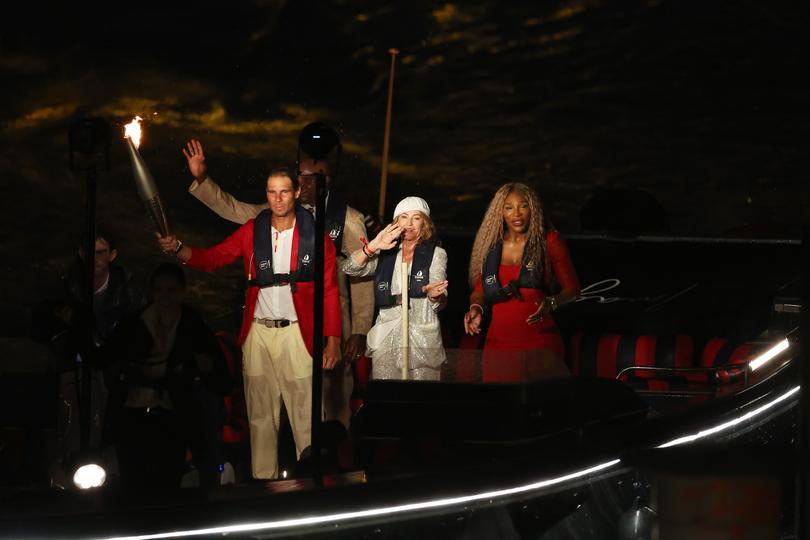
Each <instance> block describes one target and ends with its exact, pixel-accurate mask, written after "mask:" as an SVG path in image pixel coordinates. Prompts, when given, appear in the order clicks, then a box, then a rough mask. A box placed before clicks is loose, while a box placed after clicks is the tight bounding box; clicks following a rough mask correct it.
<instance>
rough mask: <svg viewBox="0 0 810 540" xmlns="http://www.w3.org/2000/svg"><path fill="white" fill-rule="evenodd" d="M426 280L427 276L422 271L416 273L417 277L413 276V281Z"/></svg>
mask: <svg viewBox="0 0 810 540" xmlns="http://www.w3.org/2000/svg"><path fill="white" fill-rule="evenodd" d="M424 278H425V275H424V274H423V273H422V271H421V270H419V271H418V272H417V273H416V275H415V276H413V279H415V280H416V281H422V280H423V279H424Z"/></svg>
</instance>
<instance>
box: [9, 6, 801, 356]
mask: <svg viewBox="0 0 810 540" xmlns="http://www.w3.org/2000/svg"><path fill="white" fill-rule="evenodd" d="M16 9H18V10H19V14H18V15H16V16H13V17H12V16H4V17H3V18H2V22H0V80H1V81H2V84H1V85H0V99H2V107H0V147H2V153H1V154H0V178H1V179H2V186H3V195H4V196H3V197H2V198H0V205H2V206H0V219H1V220H2V225H3V230H4V231H6V234H4V235H3V237H2V238H3V240H2V253H3V256H2V261H0V262H2V265H0V282H2V287H3V289H2V291H3V294H2V304H1V306H0V307H2V310H0V315H1V316H2V323H3V328H4V332H3V335H2V337H0V339H1V340H2V343H0V345H2V346H3V349H4V350H5V351H6V354H5V355H4V358H3V360H2V362H3V365H4V366H5V367H6V368H8V367H9V366H13V368H14V369H39V368H40V367H41V366H42V365H43V363H45V362H46V361H47V360H46V358H47V355H46V354H45V353H44V352H43V351H41V350H38V349H35V348H34V349H32V348H31V346H30V343H28V341H27V340H26V339H25V334H26V331H27V329H26V320H27V319H26V317H27V314H28V309H29V308H30V306H31V304H32V302H33V301H35V300H38V299H40V298H41V297H42V296H44V295H46V294H47V292H48V290H49V289H50V288H51V287H53V286H55V285H54V283H55V282H56V279H57V278H58V276H59V275H60V273H61V272H63V271H64V269H65V267H66V266H67V264H68V263H69V261H70V259H71V258H72V257H73V256H74V254H75V250H76V241H77V238H78V232H79V230H80V229H81V226H82V219H83V215H84V183H83V182H84V180H83V178H82V177H81V175H73V174H71V172H70V171H69V170H68V167H67V161H68V146H67V127H68V125H69V124H70V121H71V120H73V119H75V118H78V117H82V116H88V115H100V116H103V117H105V118H107V119H108V120H109V121H110V123H111V124H112V125H113V127H114V128H115V131H116V136H115V138H114V143H115V144H114V145H113V149H112V152H111V161H112V167H111V170H110V171H109V172H108V173H106V174H105V175H104V176H103V177H102V179H101V181H100V184H99V190H98V198H99V204H98V211H99V217H100V218H102V219H105V220H106V221H109V222H111V223H112V224H113V225H114V226H115V227H116V228H117V230H118V231H119V236H120V238H121V242H120V246H119V249H120V252H121V256H120V262H121V263H122V264H124V265H125V266H126V267H127V268H128V269H129V270H130V271H131V272H132V273H133V275H134V277H135V279H136V283H140V284H143V282H144V280H145V279H146V277H147V276H148V274H149V272H150V271H151V269H152V268H154V266H156V265H157V264H158V262H160V260H161V255H160V253H159V252H158V250H157V248H156V245H155V242H154V240H153V237H152V232H151V226H150V223H149V221H148V218H147V217H146V213H145V211H144V208H143V205H142V203H141V201H140V200H139V199H138V197H137V195H136V192H135V188H134V183H133V181H132V173H131V168H130V164H129V160H128V158H127V156H126V154H125V149H124V147H123V144H122V143H121V144H119V142H120V141H122V139H120V138H119V135H118V134H119V133H120V130H121V128H122V125H123V124H124V123H126V122H128V121H129V120H130V119H131V118H132V117H133V116H134V115H135V114H139V115H141V116H143V117H145V118H146V120H147V122H146V124H145V127H144V131H145V134H144V143H143V146H142V148H141V151H142V154H143V156H144V158H145V160H146V161H147V163H148V165H149V167H150V169H151V170H152V173H153V175H154V177H155V179H156V181H157V182H158V185H159V188H160V190H161V194H162V196H163V199H164V203H165V205H166V207H167V209H168V214H169V220H170V223H171V225H172V227H173V228H174V230H175V231H176V232H177V234H178V236H180V237H181V238H182V239H183V241H184V242H186V243H189V244H192V245H193V244H197V245H210V244H213V243H215V242H217V241H219V240H220V239H222V238H224V236H225V235H227V234H228V233H229V232H230V231H232V230H233V229H234V226H233V225H232V224H229V223H227V222H224V221H222V220H220V219H219V218H217V217H216V216H214V215H213V214H212V213H211V212H210V211H208V210H207V209H206V208H205V207H204V206H203V205H202V204H200V203H199V202H197V201H196V200H195V199H193V198H192V197H191V196H190V195H188V194H187V193H186V188H187V186H188V184H189V183H190V181H191V178H190V176H189V174H188V171H187V169H186V166H185V160H184V159H183V157H182V154H181V153H180V148H181V147H182V146H183V144H184V142H185V141H186V140H187V139H188V138H190V137H199V138H200V139H201V140H202V142H203V144H204V145H205V148H206V152H207V155H208V163H209V168H210V170H211V173H212V176H214V178H216V179H217V180H218V181H219V182H220V183H221V184H222V185H223V186H224V187H225V188H226V189H228V190H231V191H232V192H234V193H235V194H237V195H238V196H240V197H242V198H245V199H248V200H254V201H258V200H260V199H261V196H262V192H261V186H262V183H263V179H264V175H265V173H266V172H267V171H268V170H269V169H270V168H271V167H273V166H277V165H280V164H287V163H290V162H292V161H293V160H294V157H295V141H296V135H297V133H298V131H299V130H300V129H301V128H302V127H303V126H304V125H306V124H307V123H309V122H311V121H315V120H323V121H326V122H327V123H329V124H331V125H333V126H335V127H337V128H338V129H339V130H340V132H341V135H342V137H343V142H344V146H345V154H344V160H343V163H342V170H341V179H340V181H341V183H342V187H343V191H344V193H345V195H346V198H347V199H348V201H349V202H350V203H351V204H353V205H354V206H357V207H359V208H361V209H363V210H366V211H368V212H375V211H376V209H377V197H378V189H379V174H380V173H379V171H380V156H381V153H382V141H383V126H384V120H385V100H386V89H387V80H388V68H389V55H388V52H387V51H388V49H389V48H390V47H397V48H399V50H400V51H401V54H400V56H399V57H398V58H399V60H398V62H397V72H396V90H395V98H394V116H393V124H392V139H391V163H390V169H389V170H390V175H389V188H388V203H387V211H388V212H390V211H391V209H392V207H393V205H394V204H395V203H396V201H397V200H398V199H399V198H400V197H402V196H404V195H408V194H416V195H420V196H422V197H424V198H426V199H427V200H428V201H429V203H430V204H431V207H432V210H433V216H434V218H435V220H436V222H437V224H438V225H439V228H440V232H443V233H444V234H445V235H446V236H447V237H448V238H450V237H452V235H458V234H472V233H473V232H474V231H475V229H476V227H477V226H478V224H479V222H480V219H481V216H482V214H483V211H484V209H485V207H486V204H487V203H488V201H489V198H490V197H491V195H492V194H493V192H494V191H495V189H496V188H497V186H498V185H500V184H501V183H503V182H506V181H513V180H523V181H526V182H528V183H530V184H532V185H534V186H535V187H536V188H537V189H538V191H539V193H540V194H541V197H542V198H543V200H544V203H545V204H546V206H547V209H548V212H549V213H550V215H551V217H552V219H553V221H554V222H555V224H556V225H557V226H558V227H559V228H560V230H561V231H562V232H564V233H568V234H572V233H578V232H585V229H584V227H583V226H582V224H581V222H580V210H581V208H582V207H583V205H585V204H586V202H587V201H588V200H589V199H590V198H591V197H593V196H594V195H595V194H597V193H599V192H600V191H604V190H609V189H638V190H643V191H645V192H648V193H649V194H651V195H652V196H653V197H654V198H655V199H656V200H657V201H658V202H659V203H660V204H661V206H662V207H663V209H664V213H665V217H666V221H667V222H668V223H669V228H670V231H671V232H672V233H674V234H679V235H687V236H760V237H762V236H764V237H780V238H785V237H788V238H790V237H794V238H795V237H797V236H798V234H799V218H800V215H801V213H802V211H803V210H805V208H806V207H805V206H804V203H803V201H804V200H805V194H806V192H807V188H806V185H805V179H806V178H807V172H808V168H807V151H806V150H807V140H808V131H809V129H808V122H807V119H808V114H807V97H806V96H807V87H806V84H805V83H801V82H800V81H802V80H804V77H803V76H802V75H805V74H806V73H805V72H806V71H807V58H808V55H807V53H808V47H807V31H806V28H807V23H808V22H810V17H808V7H807V3H806V2H790V1H783V0H777V1H773V2H767V3H760V2H754V1H734V2H690V1H675V0H672V1H666V0H656V1H646V2H607V1H587V0H567V1H558V2H494V1H483V0H478V1H469V2H458V3H446V2H427V1H418V0H417V1H402V2H390V3H385V5H380V3H379V2H373V1H357V2H347V1H337V0H333V1H322V2H318V1H311V0H303V1H302V0H297V1H289V2H284V1H273V0H265V1H261V0H254V1H233V2H229V3H227V4H224V3H223V4H221V5H220V6H219V7H217V8H212V7H201V6H193V5H185V4H171V3H162V2H151V1H150V2H139V3H127V4H121V5H118V4H116V3H107V2H104V3H102V2H86V3H83V4H81V5H72V4H54V5H50V4H49V3H46V2H38V1H32V2H26V3H24V4H21V5H18V6H16ZM456 259H458V257H457V258H456ZM466 263H467V261H462V260H453V261H451V264H453V265H456V266H458V267H461V269H462V273H463V267H464V266H465V265H466ZM238 275H239V269H238V268H236V267H235V266H234V267H233V268H230V269H226V270H222V271H219V272H217V273H214V274H211V275H203V274H202V273H200V272H197V271H190V276H191V279H190V289H191V290H190V292H191V300H192V302H193V303H194V304H195V305H197V306H198V307H200V308H202V309H203V311H204V312H205V314H206V315H207V317H209V319H210V320H212V321H216V320H218V319H217V317H220V319H219V320H222V317H223V316H224V315H226V314H228V313H230V312H232V311H233V310H234V308H235V300H234V298H235V295H236V293H235V290H234V284H235V283H236V282H237V280H238ZM451 288H452V290H453V294H456V295H458V297H459V298H463V297H465V296H466V294H467V288H466V284H464V283H452V284H451ZM223 291H228V292H223ZM237 309H238V306H237Z"/></svg>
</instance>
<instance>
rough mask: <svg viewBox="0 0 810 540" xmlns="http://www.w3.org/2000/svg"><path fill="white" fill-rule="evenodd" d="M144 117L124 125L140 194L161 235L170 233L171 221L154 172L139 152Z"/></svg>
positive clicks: (136, 118) (137, 117)
mask: <svg viewBox="0 0 810 540" xmlns="http://www.w3.org/2000/svg"><path fill="white" fill-rule="evenodd" d="M142 120H143V119H142V118H141V117H140V116H136V117H135V118H134V119H133V120H132V122H130V123H129V124H127V125H126V126H124V138H125V139H126V140H127V149H129V159H130V161H132V174H133V175H134V176H135V186H136V187H137V188H138V195H140V197H141V200H142V201H143V202H144V204H145V205H146V212H147V213H148V214H149V218H150V219H151V220H152V223H153V224H154V225H155V227H156V228H157V230H158V231H160V234H161V236H167V235H168V234H169V222H168V221H167V220H166V212H165V211H164V210H163V203H162V202H161V200H160V193H158V190H157V186H156V185H155V180H154V179H153V178H152V173H150V172H149V168H148V167H147V166H146V162H144V160H143V158H142V157H141V154H140V152H138V147H139V146H140V145H141V122H142Z"/></svg>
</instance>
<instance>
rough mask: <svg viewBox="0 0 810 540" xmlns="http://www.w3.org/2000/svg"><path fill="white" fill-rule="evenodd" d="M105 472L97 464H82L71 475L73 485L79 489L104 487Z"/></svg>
mask: <svg viewBox="0 0 810 540" xmlns="http://www.w3.org/2000/svg"><path fill="white" fill-rule="evenodd" d="M106 481H107V471H105V470H104V467H102V466H101V465H99V464H98V463H84V464H81V465H79V466H78V467H76V471H75V472H74V473H73V485H75V486H76V487H77V488H79V489H93V488H98V487H101V486H103V485H104V482H106Z"/></svg>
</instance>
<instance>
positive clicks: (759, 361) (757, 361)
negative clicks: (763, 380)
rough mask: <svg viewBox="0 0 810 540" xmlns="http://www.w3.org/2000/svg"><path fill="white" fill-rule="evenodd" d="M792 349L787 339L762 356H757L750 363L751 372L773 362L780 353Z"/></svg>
mask: <svg viewBox="0 0 810 540" xmlns="http://www.w3.org/2000/svg"><path fill="white" fill-rule="evenodd" d="M789 347H790V342H788V340H787V338H785V339H783V340H782V341H780V342H779V343H777V344H776V345H774V346H773V347H771V348H770V349H768V350H767V351H765V352H764V353H762V354H761V355H759V356H757V357H756V358H754V359H753V360H751V361H750V362H748V365H749V367H750V368H751V371H755V370H756V369H757V368H759V367H761V366H762V365H763V364H764V363H765V362H767V361H769V360H772V359H773V358H775V357H776V355H778V354H779V353H780V352H782V351H786V350H787V349H788V348H789Z"/></svg>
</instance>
